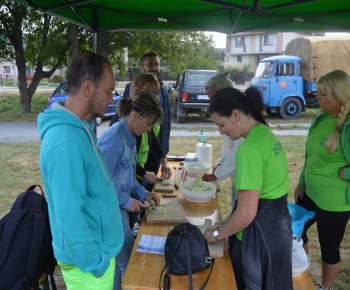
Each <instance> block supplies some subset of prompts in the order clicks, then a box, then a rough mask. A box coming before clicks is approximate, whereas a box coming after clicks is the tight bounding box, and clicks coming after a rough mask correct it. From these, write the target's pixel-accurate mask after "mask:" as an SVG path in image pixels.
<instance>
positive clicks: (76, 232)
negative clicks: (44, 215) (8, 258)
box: [38, 104, 124, 277]
mask: <svg viewBox="0 0 350 290" xmlns="http://www.w3.org/2000/svg"><path fill="white" fill-rule="evenodd" d="M53 108H54V109H52V110H45V111H44V112H43V113H41V114H39V116H38V129H39V133H40V139H41V140H42V144H41V150H40V170H41V175H42V178H43V181H44V186H45V191H46V195H47V200H48V205H49V218H50V226H51V232H52V238H53V241H52V244H53V249H54V253H55V257H56V259H57V260H59V261H61V262H63V263H66V264H71V265H76V266H77V267H78V268H79V269H80V270H81V271H83V272H91V273H92V274H93V275H94V276H95V277H98V276H101V275H103V274H104V273H105V272H106V270H107V268H108V267H109V263H110V259H111V258H112V257H115V256H116V255H117V254H118V253H119V251H120V249H121V247H122V245H123V242H124V230H123V226H122V221H121V215H120V211H119V203H118V197H117V194H116V191H115V189H114V186H113V182H112V179H111V177H110V174H109V172H108V169H107V167H106V164H105V161H104V159H103V157H102V154H101V152H100V150H99V148H98V145H97V138H96V135H95V133H94V131H93V128H92V127H91V126H90V124H89V123H88V122H85V121H82V120H80V119H79V118H77V117H76V116H75V115H74V114H73V113H72V112H70V111H69V110H67V109H65V108H64V107H63V106H61V105H59V104H55V106H54V107H53Z"/></svg>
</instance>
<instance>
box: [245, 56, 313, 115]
mask: <svg viewBox="0 0 350 290" xmlns="http://www.w3.org/2000/svg"><path fill="white" fill-rule="evenodd" d="M301 65H302V59H301V58H300V57H298V56H289V55H280V56H273V57H268V58H264V59H262V60H261V61H260V63H259V65H258V68H257V70H256V73H255V76H254V78H253V79H252V81H251V84H250V85H251V86H253V87H256V88H257V89H258V90H259V91H260V93H261V95H262V97H263V101H264V106H265V111H266V112H267V113H268V114H270V115H273V114H279V115H280V116H281V118H283V119H287V120H288V119H297V118H298V117H299V116H300V114H301V112H305V110H306V107H311V108H312V107H313V108H315V107H318V103H317V101H316V99H315V93H316V89H315V82H308V81H306V80H305V79H304V78H303V76H302V75H301Z"/></svg>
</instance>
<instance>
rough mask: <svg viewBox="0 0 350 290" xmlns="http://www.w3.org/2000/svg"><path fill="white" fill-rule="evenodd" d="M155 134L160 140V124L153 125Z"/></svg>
mask: <svg viewBox="0 0 350 290" xmlns="http://www.w3.org/2000/svg"><path fill="white" fill-rule="evenodd" d="M153 131H154V134H156V136H157V139H158V140H160V125H159V124H158V123H156V124H154V125H153Z"/></svg>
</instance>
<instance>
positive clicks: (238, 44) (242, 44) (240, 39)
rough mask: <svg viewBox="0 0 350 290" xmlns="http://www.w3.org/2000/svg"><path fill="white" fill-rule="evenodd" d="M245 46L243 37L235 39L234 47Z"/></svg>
mask: <svg viewBox="0 0 350 290" xmlns="http://www.w3.org/2000/svg"><path fill="white" fill-rule="evenodd" d="M244 46H245V37H236V47H244Z"/></svg>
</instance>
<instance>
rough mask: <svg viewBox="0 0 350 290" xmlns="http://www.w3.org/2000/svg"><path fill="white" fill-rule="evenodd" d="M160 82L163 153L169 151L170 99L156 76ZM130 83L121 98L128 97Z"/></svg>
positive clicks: (161, 143) (161, 142)
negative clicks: (162, 115) (162, 112)
mask: <svg viewBox="0 0 350 290" xmlns="http://www.w3.org/2000/svg"><path fill="white" fill-rule="evenodd" d="M158 81H159V84H160V91H159V100H160V104H161V106H162V109H163V111H164V120H163V123H162V125H161V126H160V140H159V142H160V145H162V148H163V151H164V152H165V153H167V152H169V139H170V130H171V118H170V100H169V94H168V90H167V89H166V87H165V86H164V84H163V82H162V80H161V79H160V78H158ZM130 84H131V83H128V84H127V85H126V87H125V90H124V93H123V98H128V97H129V95H130Z"/></svg>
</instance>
